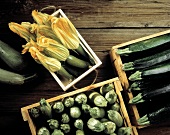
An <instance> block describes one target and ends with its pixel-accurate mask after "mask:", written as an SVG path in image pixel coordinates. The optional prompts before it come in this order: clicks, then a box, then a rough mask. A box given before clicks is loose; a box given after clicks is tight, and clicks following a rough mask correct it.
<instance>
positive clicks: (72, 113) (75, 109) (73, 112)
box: [70, 106, 81, 118]
mask: <svg viewBox="0 0 170 135" xmlns="http://www.w3.org/2000/svg"><path fill="white" fill-rule="evenodd" d="M70 116H71V117H72V118H79V117H80V116H81V111H80V109H79V107H77V106H73V107H71V108H70Z"/></svg>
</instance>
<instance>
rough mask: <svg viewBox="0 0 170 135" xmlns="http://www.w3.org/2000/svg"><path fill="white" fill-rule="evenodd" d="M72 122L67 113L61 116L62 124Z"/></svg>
mask: <svg viewBox="0 0 170 135" xmlns="http://www.w3.org/2000/svg"><path fill="white" fill-rule="evenodd" d="M69 121H70V117H69V115H68V114H67V113H63V114H62V115H61V122H62V123H68V122H69Z"/></svg>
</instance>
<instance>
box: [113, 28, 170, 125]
mask: <svg viewBox="0 0 170 135" xmlns="http://www.w3.org/2000/svg"><path fill="white" fill-rule="evenodd" d="M110 56H111V59H112V63H113V66H114V69H115V70H116V72H117V74H118V76H119V78H120V81H121V83H122V86H123V88H124V89H125V91H126V92H127V96H128V103H129V107H131V108H132V110H133V113H134V115H135V120H136V121H134V123H135V124H136V125H137V126H138V127H145V126H148V125H151V124H155V123H160V122H162V121H165V120H168V119H167V118H168V116H169V114H170V111H169V101H168V97H169V95H170V79H169V75H170V30H167V31H163V32H159V33H156V34H153V35H149V36H146V37H143V38H139V39H136V40H132V41H129V42H126V43H123V44H119V45H117V46H113V47H112V49H111V51H110ZM155 104H156V105H155ZM139 106H142V108H143V107H145V109H143V110H142V113H141V114H140V108H139ZM148 108H152V109H148ZM144 110H148V111H144ZM140 115H141V117H140Z"/></svg>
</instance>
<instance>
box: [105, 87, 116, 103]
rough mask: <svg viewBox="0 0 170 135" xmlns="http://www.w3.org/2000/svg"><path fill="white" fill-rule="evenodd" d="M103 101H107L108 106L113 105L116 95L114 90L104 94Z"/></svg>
mask: <svg viewBox="0 0 170 135" xmlns="http://www.w3.org/2000/svg"><path fill="white" fill-rule="evenodd" d="M105 99H106V100H107V101H108V103H109V104H113V103H115V102H116V100H117V94H116V92H115V91H114V90H110V91H109V92H107V93H106V94H105Z"/></svg>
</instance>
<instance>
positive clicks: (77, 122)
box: [74, 119, 84, 130]
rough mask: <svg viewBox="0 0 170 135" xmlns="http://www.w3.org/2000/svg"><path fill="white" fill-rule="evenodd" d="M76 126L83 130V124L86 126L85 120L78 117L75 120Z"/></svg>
mask: <svg viewBox="0 0 170 135" xmlns="http://www.w3.org/2000/svg"><path fill="white" fill-rule="evenodd" d="M74 126H75V127H76V128H77V129H80V130H83V126H84V123H83V120H82V119H76V120H75V122H74Z"/></svg>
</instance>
